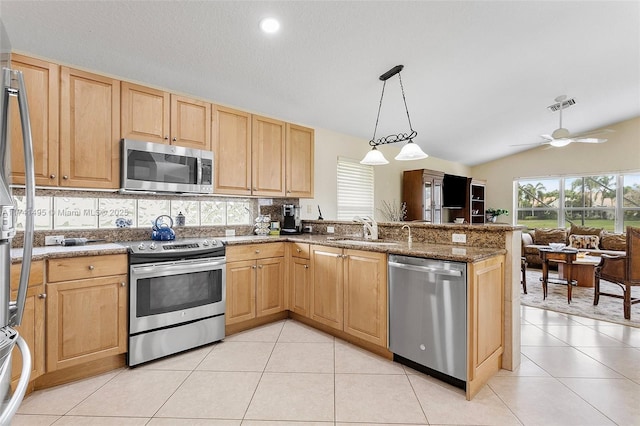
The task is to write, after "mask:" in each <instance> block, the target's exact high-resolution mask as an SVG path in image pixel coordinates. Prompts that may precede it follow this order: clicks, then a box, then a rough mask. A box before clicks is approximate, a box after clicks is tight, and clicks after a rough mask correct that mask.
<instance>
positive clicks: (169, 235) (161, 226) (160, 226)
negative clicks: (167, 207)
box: [151, 214, 176, 241]
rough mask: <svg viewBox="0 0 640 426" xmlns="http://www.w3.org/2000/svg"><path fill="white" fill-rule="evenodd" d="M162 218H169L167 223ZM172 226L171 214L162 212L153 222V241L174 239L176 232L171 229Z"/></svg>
mask: <svg viewBox="0 0 640 426" xmlns="http://www.w3.org/2000/svg"><path fill="white" fill-rule="evenodd" d="M164 218H167V219H169V224H167V223H166V222H165V221H164ZM172 226H173V219H171V216H169V215H166V214H163V215H160V216H158V217H157V218H156V220H155V221H154V222H153V226H152V228H151V229H152V232H151V239H152V240H154V241H173V240H175V239H176V233H175V232H174V231H173V229H171V227H172Z"/></svg>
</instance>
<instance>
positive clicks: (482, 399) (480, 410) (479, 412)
mask: <svg viewBox="0 0 640 426" xmlns="http://www.w3.org/2000/svg"><path fill="white" fill-rule="evenodd" d="M409 380H410V382H411V385H412V386H413V389H414V391H415V393H416V395H417V396H418V400H419V401H420V405H421V406H422V409H423V410H424V413H425V415H426V416H427V420H428V421H429V423H430V424H456V425H519V424H520V422H519V421H518V419H517V418H516V416H514V415H513V413H512V412H511V411H510V410H509V408H508V407H507V406H506V405H505V404H504V402H502V401H501V400H500V398H498V396H497V395H496V394H495V393H494V392H493V391H492V390H491V389H490V388H489V387H487V386H485V387H484V388H482V389H481V390H480V392H478V394H477V395H476V396H475V397H474V398H473V399H472V400H471V401H467V399H466V397H465V394H464V392H463V391H462V390H461V389H457V388H455V387H453V386H449V385H447V384H445V383H443V382H441V381H439V380H436V379H434V378H432V377H425V376H422V377H421V376H410V377H409Z"/></svg>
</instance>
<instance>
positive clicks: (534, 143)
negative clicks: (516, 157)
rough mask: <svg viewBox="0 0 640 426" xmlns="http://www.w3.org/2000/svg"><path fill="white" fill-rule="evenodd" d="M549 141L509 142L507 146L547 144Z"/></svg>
mask: <svg viewBox="0 0 640 426" xmlns="http://www.w3.org/2000/svg"><path fill="white" fill-rule="evenodd" d="M548 143H549V142H530V143H516V144H511V145H509V146H527V145H529V146H532V145H545V144H548Z"/></svg>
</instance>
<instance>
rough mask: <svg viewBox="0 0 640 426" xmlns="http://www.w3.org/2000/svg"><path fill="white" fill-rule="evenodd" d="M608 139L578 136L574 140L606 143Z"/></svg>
mask: <svg viewBox="0 0 640 426" xmlns="http://www.w3.org/2000/svg"><path fill="white" fill-rule="evenodd" d="M607 140H608V139H602V138H576V139H575V140H574V142H581V143H605V142H606V141H607Z"/></svg>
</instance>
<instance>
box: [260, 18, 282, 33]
mask: <svg viewBox="0 0 640 426" xmlns="http://www.w3.org/2000/svg"><path fill="white" fill-rule="evenodd" d="M260 28H261V29H262V31H264V32H265V33H267V34H273V33H276V32H278V30H279V29H280V22H278V20H277V19H275V18H264V19H263V20H262V21H260Z"/></svg>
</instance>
